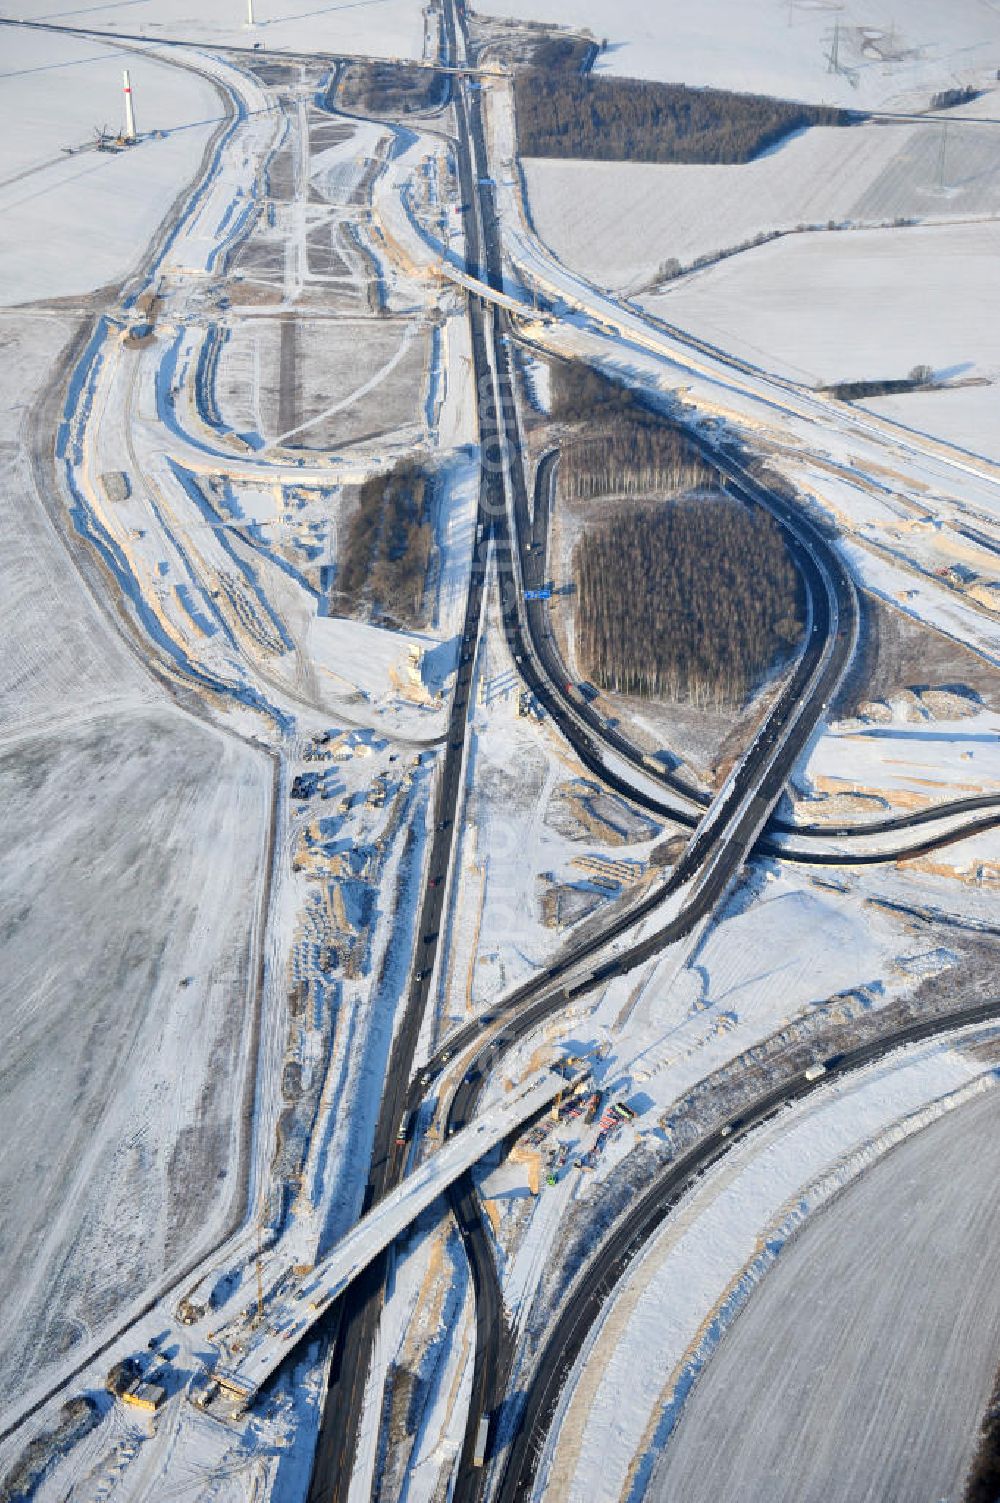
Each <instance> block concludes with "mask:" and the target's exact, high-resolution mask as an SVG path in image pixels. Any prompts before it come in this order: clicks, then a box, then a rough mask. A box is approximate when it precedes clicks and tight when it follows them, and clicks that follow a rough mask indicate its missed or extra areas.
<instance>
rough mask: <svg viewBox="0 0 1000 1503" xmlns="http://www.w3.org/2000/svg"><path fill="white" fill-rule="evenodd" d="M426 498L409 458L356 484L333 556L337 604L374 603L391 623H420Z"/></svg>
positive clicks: (427, 542)
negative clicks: (353, 504)
mask: <svg viewBox="0 0 1000 1503" xmlns="http://www.w3.org/2000/svg"><path fill="white" fill-rule="evenodd" d="M430 500H431V482H430V480H429V479H428V477H427V475H426V474H425V473H424V471H423V470H422V469H421V467H420V465H419V464H416V463H414V462H413V461H404V463H402V464H399V465H397V466H396V468H395V469H394V470H390V471H389V473H388V474H386V475H375V476H373V477H372V478H371V479H370V480H366V481H365V482H364V484H363V485H361V486H360V487H359V489H358V497H357V506H356V508H355V510H354V512H353V514H352V516H351V519H350V521H349V522H348V524H347V526H346V528H345V529H344V532H343V534H342V541H341V549H340V556H339V559H338V567H337V581H336V593H337V595H338V597H339V600H338V604H339V606H340V608H341V609H342V610H344V611H346V612H347V613H349V614H356V613H357V612H359V611H362V610H364V609H365V608H366V607H368V608H374V609H375V610H377V611H378V612H379V613H380V614H381V615H382V616H383V617H385V618H386V620H388V621H389V622H391V623H392V624H394V625H396V626H405V627H413V626H419V625H421V624H422V622H423V599H424V585H425V582H426V578H427V566H428V564H429V562H430V557H431V549H432V547H433V543H434V529H433V526H432V524H431V520H430Z"/></svg>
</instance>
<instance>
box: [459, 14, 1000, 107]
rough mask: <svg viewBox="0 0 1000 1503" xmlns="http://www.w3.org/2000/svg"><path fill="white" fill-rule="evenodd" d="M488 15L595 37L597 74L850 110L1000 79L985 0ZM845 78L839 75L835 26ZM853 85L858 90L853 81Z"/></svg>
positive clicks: (910, 101)
mask: <svg viewBox="0 0 1000 1503" xmlns="http://www.w3.org/2000/svg"><path fill="white" fill-rule="evenodd" d="M482 9H483V11H484V12H485V13H487V14H489V15H492V16H513V17H517V18H519V19H522V20H531V21H547V22H551V23H555V24H557V25H560V26H567V27H570V28H571V29H573V30H580V29H583V28H588V29H589V30H590V32H591V34H592V35H593V36H594V37H595V38H596V39H597V40H598V41H599V42H600V41H601V40H603V39H607V41H608V44H609V45H608V50H607V51H606V52H604V53H603V54H602V56H601V57H600V58H599V59H598V64H597V66H598V68H599V69H607V70H608V71H609V72H614V73H617V74H621V75H624V76H625V77H628V78H652V79H662V80H664V81H667V82H671V83H686V84H694V85H699V84H701V85H711V86H712V87H714V88H722V89H735V90H737V91H741V92H747V91H750V92H756V93H765V94H777V95H781V96H783V97H785V98H790V99H804V100H808V101H810V102H811V103H815V104H839V105H844V106H846V107H848V108H865V107H868V108H874V107H886V106H888V105H890V104H892V105H895V106H905V107H910V106H912V105H914V104H919V105H926V104H927V103H928V102H929V99H930V97H931V95H932V94H933V93H935V92H936V91H937V90H939V89H943V88H948V87H951V86H953V85H954V84H955V82H956V81H957V80H961V81H962V82H963V83H965V82H968V81H974V80H978V79H980V78H990V77H992V76H993V75H994V73H995V69H996V17H995V15H994V14H993V12H992V10H991V8H990V7H989V6H985V5H982V4H980V3H979V0H947V3H946V4H942V3H941V0H909V3H908V4H907V6H906V7H905V11H904V10H902V9H901V8H900V7H899V6H898V5H896V4H894V3H893V0H844V3H842V4H837V5H836V7H834V6H833V5H832V4H830V3H828V0H819V3H816V0H790V3H785V0H702V3H701V4H699V5H697V6H692V5H689V4H687V3H686V0H657V3H656V4H655V5H651V4H650V3H649V0H489V4H488V5H483V6H482ZM835 24H837V25H838V27H839V32H840V35H839V37H838V57H839V62H840V65H841V71H839V72H834V71H832V70H831V67H830V62H829V55H830V52H831V49H832V43H833V32H834V25H835ZM852 79H853V81H852Z"/></svg>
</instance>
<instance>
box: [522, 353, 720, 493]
mask: <svg viewBox="0 0 1000 1503" xmlns="http://www.w3.org/2000/svg"><path fill="white" fill-rule="evenodd" d="M550 390H551V409H550V415H551V417H552V418H554V419H556V420H557V421H559V422H563V423H569V424H573V425H574V427H573V431H572V432H571V433H570V434H568V435H567V436H565V437H564V439H563V442H562V443H561V445H560V449H559V479H558V485H559V498H560V500H563V501H587V500H592V499H594V498H595V497H597V496H607V495H616V496H634V495H640V494H643V495H649V494H651V493H652V494H660V495H662V494H663V493H664V492H667V493H670V494H673V493H675V492H677V491H681V490H692V489H698V488H700V487H709V486H712V485H714V484H715V482H716V475H715V472H714V470H713V469H712V468H711V467H710V466H709V465H707V464H706V463H705V461H704V459H703V458H702V456H701V453H700V451H699V450H698V448H697V447H696V445H695V444H693V443H692V442H691V440H690V439H689V438H688V437H687V436H686V435H685V434H684V433H683V432H682V431H681V430H680V429H679V428H676V427H674V426H673V424H671V423H668V422H666V421H665V420H664V419H663V417H662V416H660V415H659V414H657V413H654V412H651V411H650V410H649V408H647V407H644V406H643V405H642V404H641V403H640V402H639V401H638V400H637V399H636V397H634V396H633V394H632V393H631V392H630V391H629V390H628V389H627V388H626V387H623V386H619V385H618V384H617V383H616V382H614V381H611V380H609V379H608V378H607V377H606V376H603V375H602V374H601V373H600V372H599V371H595V370H593V369H592V368H591V367H589V366H586V365H583V364H580V363H578V362H575V361H566V362H559V363H557V364H555V365H554V366H553V367H552V374H551V382H550Z"/></svg>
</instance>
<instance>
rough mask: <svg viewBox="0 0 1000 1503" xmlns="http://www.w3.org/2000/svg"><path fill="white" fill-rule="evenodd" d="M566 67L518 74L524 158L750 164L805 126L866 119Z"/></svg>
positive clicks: (557, 64)
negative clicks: (778, 142) (588, 72)
mask: <svg viewBox="0 0 1000 1503" xmlns="http://www.w3.org/2000/svg"><path fill="white" fill-rule="evenodd" d="M568 61H569V66H567V65H566V64H565V63H563V62H561V61H560V60H558V59H556V61H555V66H552V65H551V64H550V65H548V66H546V67H531V68H524V69H519V70H518V71H517V72H516V73H515V75H514V99H515V105H516V108H517V145H518V151H519V152H520V154H521V156H526V157H587V158H591V159H597V160H603V161H612V162H749V161H750V160H751V158H752V157H755V156H758V155H759V154H760V152H762V151H764V150H766V148H767V147H769V146H773V145H774V144H775V142H777V141H780V140H781V139H782V137H784V136H787V135H789V134H790V133H791V132H792V131H795V130H801V129H802V128H803V127H804V126H807V125H850V124H853V123H854V122H855V121H857V120H858V119H859V118H860V117H859V116H858V115H857V114H853V113H851V112H850V111H847V110H838V109H832V108H828V107H826V106H821V105H809V104H799V103H796V102H795V101H793V100H788V99H771V98H768V97H766V96H764V95H760V94H734V93H731V92H729V91H728V90H725V89H692V88H688V87H687V86H686V85H685V84H664V83H651V82H648V81H646V80H645V79H637V78H613V77H611V76H609V75H607V74H601V75H599V76H597V77H595V76H594V75H593V74H585V75H581V73H580V72H579V71H578V69H579V63H578V60H577V58H576V56H575V55H574V54H572V53H570V54H569V59H568Z"/></svg>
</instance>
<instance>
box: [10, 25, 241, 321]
mask: <svg viewBox="0 0 1000 1503" xmlns="http://www.w3.org/2000/svg"><path fill="white" fill-rule="evenodd" d="M0 46H2V51H3V69H4V71H3V75H2V77H0V110H2V112H3V119H4V121H5V122H6V124H5V129H4V131H3V137H2V142H0V215H2V217H3V227H4V233H3V237H2V239H0V302H2V303H7V304H9V303H24V302H29V301H32V300H34V299H38V298H53V297H65V296H69V295H71V294H80V293H86V292H90V291H92V290H93V289H95V288H99V287H103V286H105V285H106V284H108V283H111V282H117V281H120V280H121V279H122V278H123V277H125V276H126V275H127V274H128V272H130V271H131V270H132V268H133V267H134V265H135V264H136V262H137V261H138V260H139V258H140V256H141V255H142V253H143V251H144V250H145V248H146V246H147V244H148V243H149V241H150V239H151V238H152V236H153V234H154V233H155V231H156V229H157V228H158V226H159V224H160V222H161V220H162V219H163V217H164V215H165V214H166V212H167V210H168V209H169V208H170V206H171V204H172V203H173V201H174V199H175V198H176V197H177V195H178V194H179V193H180V192H181V191H182V190H183V189H184V188H185V187H186V186H187V185H188V183H189V182H190V181H191V179H192V178H193V177H194V174H195V172H196V170H197V167H198V164H199V162H200V160H201V157H202V153H203V152H204V150H205V147H206V145H207V143H208V141H209V140H210V139H211V137H212V134H213V132H214V131H216V130H217V129H218V128H219V126H220V125H221V124H222V122H223V121H224V120H225V118H226V111H225V101H224V98H223V96H222V94H221V93H220V92H219V91H218V90H217V89H216V88H215V87H214V86H213V84H212V82H211V80H210V79H209V78H208V77H206V76H204V75H203V74H202V73H200V72H199V71H198V66H199V59H198V57H197V56H192V55H189V54H185V55H184V56H183V58H181V57H178V58H177V60H176V63H172V62H167V61H165V60H161V59H158V58H153V57H150V56H147V55H137V54H134V53H129V52H126V51H122V50H120V49H118V48H113V47H109V46H107V45H105V44H104V43H101V42H98V41H95V40H94V39H93V38H92V37H85V38H76V37H68V36H61V35H58V34H55V33H52V32H37V31H26V30H19V29H18V28H17V27H14V26H3V27H0ZM181 61H183V62H185V63H186V64H187V66H183V67H182V66H177V65H176V64H177V63H179V62H181ZM126 66H127V67H128V68H129V70H130V72H131V78H132V88H133V91H134V97H135V100H136V106H135V108H136V125H137V128H138V130H139V132H140V134H143V133H146V132H156V133H157V135H156V136H152V135H150V136H148V137H146V138H145V139H142V140H141V141H140V142H139V144H138V145H136V146H133V147H131V148H129V149H128V150H125V151H118V152H108V151H97V150H95V149H93V146H94V139H95V137H94V133H95V130H100V129H101V128H103V127H104V126H107V128H108V130H109V131H110V132H112V134H114V133H116V132H117V131H119V130H120V129H122V127H123V125H124V118H123V109H122V68H123V67H126ZM159 132H163V135H162V137H161V136H160V135H159V134H158V133H159ZM80 147H87V148H88V149H87V150H85V151H80V152H79V154H74V155H66V152H67V150H68V149H70V148H73V149H76V148H80Z"/></svg>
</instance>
